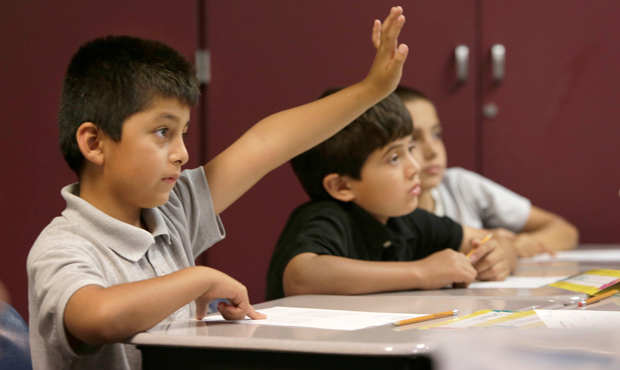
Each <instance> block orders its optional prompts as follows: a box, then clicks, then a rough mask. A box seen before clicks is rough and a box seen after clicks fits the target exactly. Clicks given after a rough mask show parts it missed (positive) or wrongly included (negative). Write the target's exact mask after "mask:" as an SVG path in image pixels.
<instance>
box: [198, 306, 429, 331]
mask: <svg viewBox="0 0 620 370" xmlns="http://www.w3.org/2000/svg"><path fill="white" fill-rule="evenodd" d="M258 311H259V312H260V313H264V314H265V315H267V318H266V319H265V320H252V319H250V318H249V317H246V318H245V319H244V320H233V321H227V320H224V318H223V317H222V315H219V314H218V315H212V316H207V317H205V318H204V319H203V321H206V322H230V323H238V324H254V325H274V326H296V327H302V328H314V329H332V330H358V329H364V328H368V327H371V326H379V325H385V324H391V323H393V322H396V321H399V320H404V319H409V318H413V317H418V316H424V315H425V314H404V313H385V312H360V311H342V310H325V309H318V308H297V307H279V306H276V307H270V308H264V309H260V310H258Z"/></svg>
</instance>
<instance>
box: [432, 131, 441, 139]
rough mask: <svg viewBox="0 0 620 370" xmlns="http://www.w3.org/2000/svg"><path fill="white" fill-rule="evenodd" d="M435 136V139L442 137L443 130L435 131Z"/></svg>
mask: <svg viewBox="0 0 620 370" xmlns="http://www.w3.org/2000/svg"><path fill="white" fill-rule="evenodd" d="M433 137H434V138H435V139H441V131H437V132H434V133H433Z"/></svg>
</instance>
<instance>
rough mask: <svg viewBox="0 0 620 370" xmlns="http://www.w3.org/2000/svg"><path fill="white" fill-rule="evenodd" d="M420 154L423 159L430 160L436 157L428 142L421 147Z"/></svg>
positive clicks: (435, 152)
mask: <svg viewBox="0 0 620 370" xmlns="http://www.w3.org/2000/svg"><path fill="white" fill-rule="evenodd" d="M422 153H424V158H426V159H432V158H434V157H435V155H437V151H436V150H435V148H434V147H433V145H432V144H430V143H429V142H428V141H427V142H425V143H424V144H423V145H422Z"/></svg>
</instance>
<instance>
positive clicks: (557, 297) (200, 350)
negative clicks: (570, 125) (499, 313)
mask: <svg viewBox="0 0 620 370" xmlns="http://www.w3.org/2000/svg"><path fill="white" fill-rule="evenodd" d="M595 265H596V266H595V267H599V268H600V267H602V265H601V264H595ZM603 265H604V268H616V269H617V268H618V265H617V264H613V266H612V265H608V264H603ZM592 266H593V264H589V263H571V264H570V265H566V264H562V263H559V264H556V265H555V267H557V269H556V270H562V271H568V270H569V269H570V270H571V271H574V272H573V273H577V272H582V271H585V270H587V269H590V268H592ZM550 270H552V271H554V269H553V265H550V264H538V265H537V264H520V265H519V269H518V270H517V274H525V275H532V276H533V275H534V274H536V273H539V274H543V272H548V271H550ZM551 275H553V274H551ZM584 297H585V295H584V294H580V293H574V292H570V291H566V290H562V289H559V288H552V287H543V288H538V289H475V290H474V289H444V290H438V291H409V292H392V293H383V294H374V295H364V296H296V297H287V298H283V299H278V300H275V301H270V302H265V303H261V304H258V305H256V306H255V308H256V309H258V310H260V309H261V308H268V307H274V306H286V307H304V308H326V309H340V310H354V311H375V312H394V313H418V314H419V313H434V312H440V311H447V310H452V309H458V310H459V312H460V316H464V315H467V314H469V313H472V312H475V311H479V310H482V309H493V310H520V309H524V308H525V307H528V306H533V305H541V304H545V303H547V302H554V301H556V302H557V301H560V302H561V303H568V302H570V301H574V300H575V299H581V298H584ZM610 303H612V304H611V305H610ZM603 305H605V307H612V309H614V310H615V307H620V298H618V297H614V298H611V299H608V300H605V301H602V302H599V303H596V304H593V305H589V306H588V307H587V308H586V309H597V307H600V306H603ZM441 320H445V319H438V320H436V321H435V322H440V321H441ZM431 323H433V321H429V322H426V323H420V324H414V325H410V326H408V328H409V329H415V328H417V327H419V326H426V325H429V324H431ZM482 330H483V331H484V332H485V333H486V334H485V336H483V337H480V330H473V331H471V332H470V331H468V330H467V331H463V332H460V333H459V334H456V335H455V334H454V333H455V332H453V331H450V330H445V331H444V330H400V331H398V330H396V328H393V327H392V326H387V325H385V326H379V327H373V328H367V329H362V330H356V331H338V330H324V329H309V328H295V327H275V326H267V325H260V322H259V321H257V324H256V325H240V324H230V323H209V324H207V323H205V322H203V321H195V320H185V321H175V322H171V323H167V324H161V325H158V326H156V327H154V328H153V329H151V330H149V331H148V332H146V333H140V334H137V335H135V336H134V337H132V338H131V339H130V340H129V343H132V344H136V345H138V347H139V348H140V349H141V350H142V352H143V367H144V368H145V369H164V368H179V369H181V368H182V369H197V368H205V367H208V368H209V369H251V368H252V369H293V368H295V369H317V368H318V369H322V370H327V369H339V370H340V369H349V368H356V369H377V368H390V369H429V368H431V362H430V361H431V360H430V356H431V355H432V354H433V353H444V352H445V351H446V347H445V346H444V347H442V346H441V344H442V343H450V340H454V338H458V337H459V336H460V337H464V338H465V339H463V340H465V341H469V342H471V341H472V340H476V341H478V340H482V339H481V338H486V337H488V336H489V335H490V336H491V337H493V336H498V335H499V336H500V337H503V338H506V337H513V336H514V337H515V338H516V337H525V338H529V337H530V336H534V337H535V338H541V335H542V336H545V335H550V333H551V335H555V336H556V337H558V334H553V333H554V332H555V333H557V331H554V330H552V329H546V328H537V329H532V330H529V331H525V332H527V333H524V332H521V333H517V332H516V331H514V330H512V331H511V330H509V331H506V330H505V329H482ZM490 333H492V334H490ZM508 333H509V334H508ZM541 333H542V334H541ZM563 333H565V332H563ZM559 337H560V339H559V341H560V343H559V345H561V343H564V342H562V341H568V340H570V341H571V345H573V342H576V343H578V345H579V346H580V347H579V348H580V350H582V351H585V353H595V352H596V353H597V354H598V355H600V353H599V352H600V350H601V347H600V343H599V342H600V340H601V339H600V338H601V333H600V332H598V331H596V332H587V333H583V334H580V335H579V336H573V335H570V336H567V335H566V334H562V335H560V336H559ZM616 337H618V335H616V334H615V333H605V336H604V337H603V338H604V339H609V340H611V341H612V342H613V343H620V337H618V338H617V339H614V338H616ZM467 338H469V339H467ZM556 339H557V338H556ZM566 344H568V342H566ZM604 349H605V350H607V352H605V353H606V355H603V356H613V354H615V353H616V352H614V351H612V350H609V348H607V347H605V348H604ZM442 351H443V352H442ZM442 356H444V357H446V358H450V356H449V355H442ZM605 359H607V358H605ZM614 361H615V360H614ZM619 361H620V360H619ZM500 367H501V366H500Z"/></svg>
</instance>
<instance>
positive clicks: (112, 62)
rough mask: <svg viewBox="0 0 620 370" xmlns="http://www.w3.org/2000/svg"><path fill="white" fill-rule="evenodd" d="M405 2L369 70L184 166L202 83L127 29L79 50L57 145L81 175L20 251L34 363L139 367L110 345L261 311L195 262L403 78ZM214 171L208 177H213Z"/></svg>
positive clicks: (377, 39) (376, 32) (133, 356)
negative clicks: (244, 206) (309, 152)
mask: <svg viewBox="0 0 620 370" xmlns="http://www.w3.org/2000/svg"><path fill="white" fill-rule="evenodd" d="M403 24H404V17H403V15H402V9H401V8H400V7H397V8H392V10H391V12H390V14H389V16H388V17H387V18H386V20H385V22H384V24H383V25H381V22H379V21H375V25H374V28H373V43H374V44H375V46H376V47H377V56H376V58H375V61H374V63H373V66H372V68H371V71H370V73H369V75H368V76H367V77H366V78H365V79H364V80H363V81H361V82H360V83H358V84H355V85H353V86H351V87H349V88H348V89H345V90H343V91H342V92H341V93H339V94H335V95H334V96H332V97H329V98H326V99H323V100H320V101H316V102H313V103H310V104H307V105H304V106H301V107H298V108H294V109H290V110H287V111H284V112H280V113H278V114H275V115H273V116H270V117H267V118H266V119H264V120H262V121H261V122H259V123H257V124H256V125H255V126H254V127H252V128H251V129H250V130H249V131H248V132H247V133H246V134H245V135H243V136H242V137H241V138H240V139H239V140H238V141H237V142H235V143H234V144H233V145H231V146H230V147H229V148H228V149H226V150H225V151H224V152H223V153H221V154H220V155H219V156H217V157H216V158H215V159H213V160H212V161H210V162H209V163H207V164H206V165H205V166H203V167H200V168H197V169H194V170H189V171H184V172H181V166H182V165H184V164H185V163H186V162H187V160H188V153H187V151H186V149H185V146H184V144H183V137H184V135H185V133H186V131H187V128H188V123H189V115H190V108H191V107H192V106H193V105H194V104H195V103H196V102H197V99H198V87H197V82H196V79H195V77H194V70H193V68H192V67H191V65H190V64H189V63H188V62H187V61H186V60H185V59H184V58H183V57H182V56H181V55H180V54H179V53H178V52H176V51H175V50H173V49H171V48H170V47H168V46H166V45H164V44H162V43H159V42H156V41H148V40H142V39H138V38H134V37H129V36H109V37H105V38H100V39H97V40H94V41H91V42H89V43H87V44H86V45H84V46H82V47H81V48H80V50H78V52H77V53H76V55H75V56H74V57H73V59H72V61H71V63H70V65H69V68H68V70H67V75H66V77H65V81H64V86H63V95H62V101H61V109H60V114H59V128H60V147H61V150H62V152H63V155H64V156H65V159H66V160H67V162H68V164H69V166H70V167H71V169H72V170H73V171H74V172H75V173H76V174H77V175H78V178H79V183H76V184H73V185H69V186H67V187H65V188H64V189H63V190H62V196H63V197H64V198H65V200H66V201H67V208H66V209H65V211H64V212H63V213H62V216H61V217H57V218H55V219H54V220H53V221H52V223H50V225H48V226H47V227H46V228H45V230H43V232H42V233H41V235H40V236H39V238H38V239H37V241H36V242H35V244H34V246H33V248H32V250H31V251H30V254H29V256H28V280H29V281H28V282H29V301H30V302H29V305H30V338H31V348H32V356H33V364H34V367H35V369H37V368H38V369H43V368H73V369H97V368H101V369H104V368H105V369H112V368H113V369H137V368H139V367H140V355H139V353H138V352H137V351H136V349H135V348H133V347H132V346H129V345H124V344H121V343H118V342H120V341H122V340H124V339H126V338H128V337H130V336H131V335H133V334H135V333H138V332H140V331H144V330H146V329H149V328H151V327H153V326H154V325H156V324H157V323H159V322H161V321H165V320H172V319H179V318H191V317H197V318H201V317H203V316H204V315H205V313H206V309H207V305H208V303H209V302H211V301H212V300H213V299H217V298H223V299H227V300H228V302H230V303H225V302H221V303H219V305H218V310H219V311H220V313H222V315H223V316H224V317H226V318H228V319H240V318H243V317H245V315H248V316H249V317H251V318H253V319H260V318H263V317H264V315H261V314H260V313H257V312H256V311H254V310H253V309H252V307H251V305H250V304H249V301H248V296H247V291H246V289H245V287H244V286H243V285H242V284H240V283H239V282H237V281H236V280H234V279H232V278H231V277H229V276H227V275H225V274H223V273H221V272H219V271H216V270H213V269H210V268H208V267H204V266H195V265H194V259H195V258H196V257H197V256H198V255H199V254H200V253H202V252H204V251H205V250H206V249H207V248H209V247H210V246H211V245H212V244H214V243H215V242H217V241H218V240H220V239H222V238H223V237H224V229H223V227H222V224H221V221H220V219H219V216H218V215H219V214H220V212H222V211H223V210H224V209H226V208H227V207H228V206H229V205H230V204H231V203H233V202H234V201H235V200H236V199H237V198H238V197H240V196H241V195H242V194H243V193H244V192H245V191H246V190H248V189H249V188H250V187H251V186H252V185H253V184H254V183H256V182H257V181H258V180H259V179H260V178H261V177H262V176H264V175H265V174H266V173H267V172H269V171H270V170H272V169H273V168H275V167H277V166H279V165H281V164H282V163H284V162H286V161H287V160H288V159H290V158H291V157H293V156H295V155H297V154H299V153H300V152H302V151H304V150H306V149H308V148H310V147H312V146H314V145H316V144H317V143H319V142H321V141H322V140H325V139H326V138H328V137H329V136H331V135H333V134H334V133H336V132H337V131H339V130H340V129H341V128H342V127H344V126H345V125H346V124H348V123H349V122H351V121H353V119H354V118H355V117H357V116H358V115H360V114H361V113H362V112H364V111H365V110H366V109H367V108H369V107H371V106H372V105H373V104H375V103H376V102H378V101H380V100H381V99H383V98H384V97H385V96H387V95H388V94H389V93H390V92H391V91H393V90H394V88H395V87H396V86H397V84H398V81H399V79H400V75H401V72H402V66H403V63H404V60H405V58H406V55H407V47H406V46H405V45H400V46H399V45H398V43H397V37H398V34H399V33H400V29H401V27H402V25H403ZM207 179H208V183H207Z"/></svg>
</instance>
